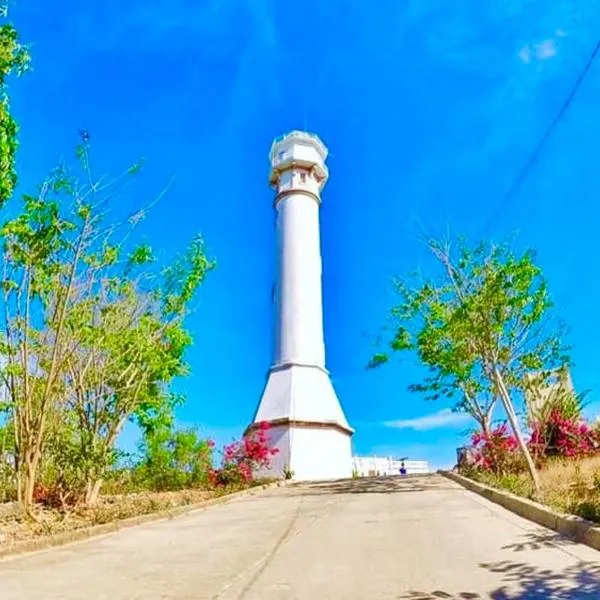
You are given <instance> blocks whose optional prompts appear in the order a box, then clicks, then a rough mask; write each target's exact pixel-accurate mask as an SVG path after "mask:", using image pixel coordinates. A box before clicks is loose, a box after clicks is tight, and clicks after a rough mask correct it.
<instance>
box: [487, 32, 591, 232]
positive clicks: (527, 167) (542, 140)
mask: <svg viewBox="0 0 600 600" xmlns="http://www.w3.org/2000/svg"><path fill="white" fill-rule="evenodd" d="M598 54H600V40H598V42H596V46H595V47H594V50H593V51H592V53H591V54H590V56H589V58H588V60H587V62H586V64H585V66H584V68H583V70H582V71H581V73H580V74H579V77H578V78H577V79H576V81H575V84H574V85H573V88H572V89H571V92H570V93H569V95H568V96H567V98H566V99H565V101H564V102H563V104H562V105H561V107H560V110H559V111H558V113H557V114H556V116H555V117H554V119H553V121H552V122H551V123H550V126H549V127H548V129H547V130H546V132H545V133H544V135H543V136H542V137H541V138H540V141H539V142H538V145H537V146H536V147H535V150H534V151H533V153H532V154H531V156H530V157H529V160H528V161H527V162H526V163H525V166H524V167H523V168H522V169H521V171H520V172H519V174H518V175H517V177H516V179H515V180H514V182H513V184H512V186H511V187H510V188H509V190H508V192H507V193H506V194H505V196H504V198H503V201H502V203H501V205H500V206H498V208H497V209H496V211H495V212H494V214H493V215H492V218H490V219H489V220H488V222H487V223H486V226H485V228H484V230H483V233H484V234H485V233H486V232H487V230H488V228H489V227H490V225H491V224H492V223H494V222H495V220H496V219H497V218H498V215H499V213H500V210H501V209H502V208H505V207H506V204H507V203H508V202H509V201H510V200H512V198H513V197H514V195H515V194H516V193H517V191H518V190H519V189H520V188H521V185H522V184H523V182H524V181H525V179H526V177H527V175H529V172H530V171H531V169H532V167H533V166H534V165H535V163H536V161H537V159H538V158H539V156H540V154H541V153H542V150H543V149H544V146H545V145H546V142H547V141H548V139H549V138H550V136H551V135H552V133H553V132H554V129H556V126H557V125H558V123H559V122H560V120H561V119H562V118H563V117H564V115H565V113H566V112H567V110H569V107H570V106H571V102H572V101H573V98H575V95H576V94H577V92H578V91H579V88H580V86H581V84H582V83H583V81H584V79H585V78H586V76H587V74H588V72H589V70H590V68H591V67H592V65H593V64H594V61H595V60H596V58H597V57H598Z"/></svg>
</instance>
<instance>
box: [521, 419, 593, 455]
mask: <svg viewBox="0 0 600 600" xmlns="http://www.w3.org/2000/svg"><path fill="white" fill-rule="evenodd" d="M598 442H599V440H598V436H597V434H596V432H595V431H594V430H593V429H592V428H591V427H590V426H589V425H588V424H587V423H585V422H584V421H582V420H580V419H572V418H566V417H565V416H563V414H562V413H561V411H560V410H559V409H554V410H553V411H552V412H551V413H550V415H549V417H548V418H547V419H546V420H545V421H544V422H536V423H533V426H532V430H531V438H530V440H529V447H530V448H531V450H532V452H533V453H534V454H535V455H536V456H537V457H540V458H544V457H547V456H564V457H567V458H576V457H581V456H588V455H590V454H594V453H595V452H597V451H598V445H599V444H598Z"/></svg>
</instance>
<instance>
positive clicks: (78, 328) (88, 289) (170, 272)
mask: <svg viewBox="0 0 600 600" xmlns="http://www.w3.org/2000/svg"><path fill="white" fill-rule="evenodd" d="M81 136H82V144H81V145H80V146H79V147H78V148H77V156H78V157H79V159H80V164H81V168H82V175H81V176H79V177H78V176H76V175H73V174H71V173H70V172H69V171H68V170H67V169H66V168H65V167H61V168H59V169H56V170H55V171H54V172H53V173H52V175H51V176H50V177H49V178H48V179H47V180H46V181H45V182H44V184H43V185H42V186H41V187H40V190H39V192H38V194H37V195H36V196H26V197H25V198H24V204H23V208H22V210H21V212H20V214H18V215H17V216H16V217H15V218H14V219H11V220H9V221H8V222H7V223H6V224H5V225H4V227H3V228H2V235H3V238H4V247H3V253H2V258H3V280H2V289H3V294H4V330H5V331H4V336H3V339H2V340H1V347H0V351H1V352H2V354H3V355H4V356H5V357H6V360H7V365H6V367H5V368H4V370H3V375H4V378H5V380H6V383H7V389H8V396H9V410H10V414H11V417H12V420H13V424H14V435H15V468H16V473H17V488H18V492H19V500H20V501H21V502H22V503H23V504H24V506H25V507H26V508H27V509H29V507H30V506H31V504H32V501H33V493H34V487H35V484H36V480H37V475H38V469H39V467H40V462H41V461H42V458H43V453H44V449H45V444H46V443H47V442H48V439H49V438H48V434H49V432H50V431H52V440H53V443H52V449H53V450H54V451H55V452H56V454H55V456H54V457H53V458H54V461H55V466H56V468H57V469H58V471H59V473H60V476H59V479H60V480H61V482H63V483H64V484H65V485H67V483H69V482H70V483H69V484H70V485H72V484H73V483H74V482H75V481H77V479H78V478H79V479H80V480H81V479H82V480H83V481H84V482H85V500H86V502H88V503H93V502H94V501H95V499H96V498H97V496H98V493H99V490H100V486H101V483H102V475H103V473H104V472H105V470H106V468H107V467H108V466H109V465H110V464H111V462H112V461H113V460H114V443H115V441H116V438H117V436H118V434H119V432H120V431H121V429H122V427H123V425H124V423H125V422H126V420H127V419H128V418H130V417H132V416H134V415H136V414H138V415H140V418H142V417H143V415H146V417H145V418H146V419H149V418H150V417H149V416H148V415H150V414H151V413H153V412H154V413H156V414H160V413H161V411H162V410H163V405H164V403H165V402H168V398H169V394H168V393H167V391H166V386H167V385H168V383H169V382H170V381H171V380H172V379H173V378H174V377H176V376H179V375H182V374H184V373H185V362H184V359H183V355H184V352H185V349H186V348H187V347H188V346H189V344H190V343H191V337H190V335H189V334H188V333H187V331H186V330H185V329H184V327H183V323H184V320H185V317H186V315H187V312H188V310H189V304H190V302H191V300H192V299H193V297H194V294H195V292H196V290H197V288H198V286H199V285H200V284H201V283H202V281H203V279H204V277H205V275H206V273H207V272H208V271H209V270H210V269H212V267H213V262H212V261H210V260H209V259H208V258H207V257H206V255H205V252H204V245H203V243H202V240H201V238H197V239H196V240H194V241H193V243H192V244H191V245H190V247H189V249H188V252H187V253H186V254H185V255H184V256H182V257H181V258H179V259H178V260H176V261H175V262H174V264H173V265H172V266H170V267H169V268H166V269H163V270H162V271H161V270H160V269H157V268H156V267H155V265H154V260H153V256H152V251H151V249H150V248H149V247H148V246H147V245H144V244H142V245H137V246H136V245H135V244H133V243H132V242H131V234H132V232H133V230H134V228H135V227H136V225H137V224H138V223H139V222H140V220H141V219H140V217H141V215H142V214H143V211H141V212H138V213H137V214H136V215H135V216H134V217H132V218H129V219H126V220H124V221H121V222H116V223H114V222H108V221H107V217H106V213H107V211H108V209H109V207H110V199H111V198H112V197H114V195H115V194H116V192H117V191H118V189H119V186H118V184H119V182H120V181H121V179H122V178H117V179H108V178H106V177H102V178H100V179H95V178H94V176H93V173H92V171H91V168H90V161H89V135H88V134H87V132H81ZM138 170H139V165H134V166H133V167H131V168H129V169H128V170H127V171H126V173H125V175H124V177H129V176H130V175H132V174H135V173H136V172H137V171H138ZM61 434H62V435H63V437H62V438H61V437H60V435H61ZM48 450H50V447H48ZM76 459H77V460H78V461H79V462H78V464H77V465H74V464H73V461H74V460H76ZM67 467H68V468H67Z"/></svg>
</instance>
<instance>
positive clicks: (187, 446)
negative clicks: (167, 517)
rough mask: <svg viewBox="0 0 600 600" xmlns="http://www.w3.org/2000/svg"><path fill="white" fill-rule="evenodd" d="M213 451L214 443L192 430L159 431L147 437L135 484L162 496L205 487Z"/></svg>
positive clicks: (162, 429)
mask: <svg viewBox="0 0 600 600" xmlns="http://www.w3.org/2000/svg"><path fill="white" fill-rule="evenodd" d="M213 448H214V443H213V441H212V440H206V439H202V438H201V437H200V436H199V435H198V433H197V432H196V431H195V430H193V429H181V430H175V429H171V428H170V427H169V428H158V429H156V430H154V431H152V432H150V433H149V434H147V435H146V437H145V440H144V442H143V445H142V451H143V455H144V458H143V461H142V462H141V464H140V465H138V467H137V469H136V472H135V478H136V481H137V482H138V485H139V487H140V488H141V489H150V490H153V491H159V492H160V491H167V490H169V491H170V490H181V489H185V488H195V487H203V486H206V485H208V483H209V475H210V472H211V470H212V452H213Z"/></svg>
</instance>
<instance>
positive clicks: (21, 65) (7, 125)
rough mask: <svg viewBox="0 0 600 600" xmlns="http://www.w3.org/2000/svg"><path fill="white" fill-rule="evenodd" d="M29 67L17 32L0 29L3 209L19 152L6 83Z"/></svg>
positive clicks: (0, 183)
mask: <svg viewBox="0 0 600 600" xmlns="http://www.w3.org/2000/svg"><path fill="white" fill-rule="evenodd" d="M6 14H7V6H6V4H4V5H2V6H0V15H1V16H2V17H4V18H6ZM28 65H29V53H28V52H27V48H26V47H25V46H23V44H21V42H20V41H19V35H18V33H17V31H16V29H15V28H14V27H13V26H12V25H10V24H8V23H3V24H2V25H0V208H2V207H3V206H4V205H5V204H6V202H7V200H8V199H9V198H10V197H11V196H12V194H13V191H14V189H15V185H16V183H17V174H16V171H15V156H16V152H17V146H18V143H17V133H18V127H17V123H16V121H15V119H14V118H13V116H12V114H11V112H10V102H9V97H8V89H7V79H8V78H9V76H10V75H13V74H14V75H21V74H22V73H24V72H25V71H26V69H27V67H28Z"/></svg>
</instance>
